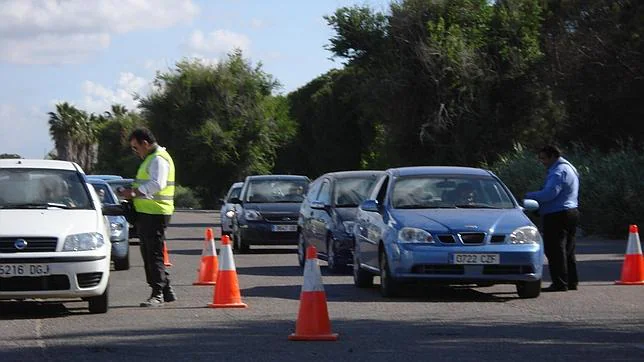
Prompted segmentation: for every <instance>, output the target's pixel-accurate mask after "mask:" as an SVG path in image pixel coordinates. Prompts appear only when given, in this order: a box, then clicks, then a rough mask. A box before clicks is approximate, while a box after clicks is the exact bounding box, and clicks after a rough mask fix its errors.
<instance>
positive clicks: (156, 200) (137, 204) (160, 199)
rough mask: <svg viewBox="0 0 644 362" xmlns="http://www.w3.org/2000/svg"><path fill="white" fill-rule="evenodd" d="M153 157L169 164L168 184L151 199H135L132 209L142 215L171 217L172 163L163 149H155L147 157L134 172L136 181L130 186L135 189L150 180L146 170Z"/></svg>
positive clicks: (140, 197)
mask: <svg viewBox="0 0 644 362" xmlns="http://www.w3.org/2000/svg"><path fill="white" fill-rule="evenodd" d="M155 157H162V158H163V159H164V160H166V161H168V164H170V168H169V170H168V183H167V185H166V187H165V188H163V189H161V191H159V192H157V193H155V194H154V195H152V198H147V197H145V196H137V197H135V198H134V209H135V210H136V211H137V212H140V213H144V214H152V215H172V213H173V212H174V162H173V161H172V157H170V154H169V153H168V152H167V151H166V150H165V149H163V148H161V147H157V149H156V150H155V151H154V152H152V153H150V154H149V155H147V157H146V158H145V159H144V160H143V162H142V163H141V166H139V170H138V171H137V172H136V180H135V181H134V182H133V184H132V186H133V187H134V188H137V187H139V186H140V185H142V184H143V183H145V182H147V181H149V180H150V173H149V172H148V168H149V166H150V162H151V161H152V160H153V159H154V158H155Z"/></svg>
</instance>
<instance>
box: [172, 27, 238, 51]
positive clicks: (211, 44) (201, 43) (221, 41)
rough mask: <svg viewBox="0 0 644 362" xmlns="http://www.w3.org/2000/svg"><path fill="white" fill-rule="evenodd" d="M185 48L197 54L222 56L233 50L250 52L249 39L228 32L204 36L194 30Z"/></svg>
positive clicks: (214, 32)
mask: <svg viewBox="0 0 644 362" xmlns="http://www.w3.org/2000/svg"><path fill="white" fill-rule="evenodd" d="M185 46H186V47H187V48H188V50H190V51H192V52H194V53H197V54H202V53H207V54H222V53H228V52H230V51H232V50H233V49H235V48H239V49H241V50H242V51H243V52H244V53H248V51H249V50H250V39H249V38H248V37H247V36H246V35H244V34H239V33H235V32H232V31H228V30H215V31H213V32H210V33H208V34H204V33H203V32H202V31H200V30H195V31H194V32H193V33H192V34H191V35H190V37H189V39H188V40H187V42H186V44H185Z"/></svg>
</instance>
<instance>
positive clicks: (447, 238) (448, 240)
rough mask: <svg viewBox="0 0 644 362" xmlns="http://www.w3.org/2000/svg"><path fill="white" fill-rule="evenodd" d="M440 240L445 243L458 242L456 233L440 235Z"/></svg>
mask: <svg viewBox="0 0 644 362" xmlns="http://www.w3.org/2000/svg"><path fill="white" fill-rule="evenodd" d="M438 240H440V242H441V243H444V244H456V239H454V235H438Z"/></svg>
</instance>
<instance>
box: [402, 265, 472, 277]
mask: <svg viewBox="0 0 644 362" xmlns="http://www.w3.org/2000/svg"><path fill="white" fill-rule="evenodd" d="M411 272H412V273H415V274H443V275H444V274H456V275H460V274H464V273H465V268H464V267H463V265H453V264H420V265H414V267H413V268H412V269H411Z"/></svg>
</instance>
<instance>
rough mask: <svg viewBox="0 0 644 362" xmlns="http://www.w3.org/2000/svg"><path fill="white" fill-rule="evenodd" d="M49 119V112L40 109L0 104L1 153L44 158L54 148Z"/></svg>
mask: <svg viewBox="0 0 644 362" xmlns="http://www.w3.org/2000/svg"><path fill="white" fill-rule="evenodd" d="M48 119H49V118H48V116H47V112H46V111H44V110H42V109H39V108H22V107H19V106H16V105H14V104H0V129H2V132H0V153H16V154H19V155H20V156H22V157H25V158H44V157H45V156H46V155H47V153H49V151H51V150H52V149H53V148H54V142H53V141H52V140H51V137H50V136H49V124H48V123H47V121H48Z"/></svg>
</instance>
